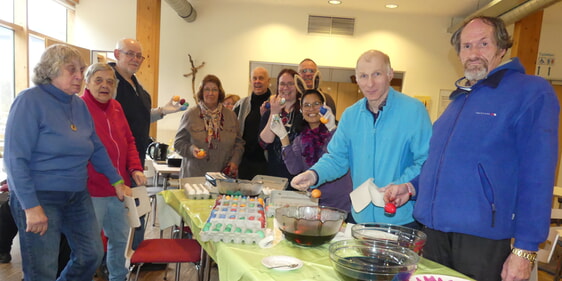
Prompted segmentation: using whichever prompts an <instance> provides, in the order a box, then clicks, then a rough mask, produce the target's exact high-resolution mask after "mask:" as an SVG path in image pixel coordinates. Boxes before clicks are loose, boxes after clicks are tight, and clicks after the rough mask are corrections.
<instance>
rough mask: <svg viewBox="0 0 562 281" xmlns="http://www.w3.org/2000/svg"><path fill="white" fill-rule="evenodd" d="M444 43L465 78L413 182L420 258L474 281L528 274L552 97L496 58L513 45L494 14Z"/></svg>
mask: <svg viewBox="0 0 562 281" xmlns="http://www.w3.org/2000/svg"><path fill="white" fill-rule="evenodd" d="M451 43H452V45H453V46H454V47H455V49H456V51H457V53H458V55H459V58H460V60H461V62H462V64H463V65H464V75H465V77H463V78H461V79H459V80H458V81H457V82H456V85H457V90H456V91H454V92H453V93H452V94H451V97H450V98H451V100H452V102H451V104H450V105H449V107H448V108H447V109H446V110H445V112H444V113H443V115H442V116H441V117H440V118H439V119H438V120H437V121H436V122H435V124H434V126H433V136H432V138H431V145H430V148H429V156H428V158H427V161H426V162H425V164H424V166H423V168H422V171H421V173H420V175H419V178H417V179H415V180H413V181H412V184H413V185H414V186H415V187H416V191H417V192H418V194H417V202H416V206H415V209H414V217H415V218H416V219H417V220H418V221H419V222H421V223H422V224H423V225H425V227H424V229H423V231H424V232H426V234H427V238H428V239H427V243H426V245H425V248H424V257H426V258H429V259H431V260H434V261H436V262H439V263H441V264H444V265H446V266H449V267H452V268H453V269H455V270H457V271H460V272H462V273H464V274H466V275H468V276H470V277H472V278H474V279H476V280H479V281H488V280H493V281H496V280H497V281H499V280H503V281H513V280H527V279H528V278H529V276H530V272H531V269H532V266H533V262H534V261H535V258H536V251H537V250H538V246H539V244H541V243H542V242H543V241H544V240H545V239H546V237H547V235H548V231H549V223H550V209H551V205H552V203H551V202H552V189H553V186H554V175H555V173H554V172H555V167H556V161H557V158H558V151H557V150H558V113H559V105H558V100H557V98H556V94H555V93H554V90H553V88H552V87H551V85H550V84H549V83H548V82H547V81H546V80H544V79H542V78H540V77H537V76H532V75H525V70H524V68H523V66H522V65H521V63H520V62H519V60H518V59H517V58H513V59H511V60H509V61H507V62H505V63H503V64H502V63H501V60H502V57H503V56H504V55H505V53H506V51H507V49H509V48H510V47H511V45H512V41H511V39H510V37H509V34H508V33H507V31H506V28H505V25H504V23H503V21H502V20H501V19H498V18H489V17H476V18H474V19H472V20H470V21H469V22H467V23H466V24H465V25H464V26H463V27H461V28H460V29H459V30H458V31H457V32H455V33H454V34H453V36H452V38H451ZM405 190H406V185H398V186H395V187H393V188H388V189H387V193H386V194H385V196H386V199H387V201H393V200H395V199H398V198H401V200H406V199H405V198H404V196H400V195H398V196H395V194H394V192H398V193H404V191H405ZM512 239H513V243H514V244H513V248H512V247H511V243H512Z"/></svg>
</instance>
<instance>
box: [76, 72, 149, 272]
mask: <svg viewBox="0 0 562 281" xmlns="http://www.w3.org/2000/svg"><path fill="white" fill-rule="evenodd" d="M85 80H86V88H85V90H84V95H83V96H82V99H83V100H84V102H86V105H87V106H88V109H89V110H90V114H91V115H92V118H93V119H94V125H95V128H96V133H97V134H98V136H99V138H100V139H101V141H102V143H103V145H104V146H105V148H106V149H107V152H108V154H109V157H110V158H111V160H112V162H113V165H114V166H115V168H116V169H117V171H119V174H120V175H121V176H122V177H123V180H124V181H125V183H126V185H127V186H130V185H131V178H132V179H133V180H134V181H135V183H136V184H137V185H144V184H146V178H145V176H144V173H143V167H142V165H141V162H140V160H139V153H138V152H137V148H136V145H135V138H134V137H133V134H132V133H131V130H130V129H129V123H128V122H127V119H126V118H125V114H124V113H123V109H122V108H121V105H120V104H119V102H118V101H116V100H114V99H113V96H114V94H115V89H116V88H117V79H116V78H115V73H114V72H113V68H111V66H109V65H108V64H104V63H95V64H92V65H91V66H90V67H89V68H88V70H86V74H85ZM88 190H89V191H90V195H91V196H92V201H93V203H94V209H95V212H96V217H97V220H98V225H99V226H100V232H101V230H102V229H103V231H104V233H105V235H106V236H107V238H108V245H107V260H106V261H107V268H108V270H109V280H120V281H122V280H126V279H127V272H128V271H127V268H126V267H125V262H126V259H125V247H126V244H127V236H128V233H129V224H128V221H127V211H126V209H125V205H124V203H123V202H121V201H120V200H119V198H118V197H117V194H116V193H115V188H113V186H111V184H110V183H109V180H108V179H107V178H106V177H105V176H104V175H103V174H100V173H98V172H97V171H96V170H95V169H94V168H93V166H92V165H91V164H90V165H88ZM128 194H129V195H130V190H129V191H128Z"/></svg>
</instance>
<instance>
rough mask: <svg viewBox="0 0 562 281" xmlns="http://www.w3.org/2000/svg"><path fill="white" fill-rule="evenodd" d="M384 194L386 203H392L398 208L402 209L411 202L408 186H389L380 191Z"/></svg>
mask: <svg viewBox="0 0 562 281" xmlns="http://www.w3.org/2000/svg"><path fill="white" fill-rule="evenodd" d="M380 191H381V192H384V202H385V203H392V204H394V205H395V206H396V207H400V206H402V205H404V204H406V202H408V201H409V200H410V192H409V190H408V186H407V185H406V184H405V183H403V184H389V185H387V186H385V187H383V188H381V189H380Z"/></svg>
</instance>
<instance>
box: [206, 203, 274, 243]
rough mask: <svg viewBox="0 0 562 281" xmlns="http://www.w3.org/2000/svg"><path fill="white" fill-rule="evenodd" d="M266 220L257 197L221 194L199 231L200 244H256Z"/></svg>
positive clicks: (260, 237)
mask: <svg viewBox="0 0 562 281" xmlns="http://www.w3.org/2000/svg"><path fill="white" fill-rule="evenodd" d="M265 230H266V217H265V210H264V206H263V200H262V199H261V198H254V197H247V196H229V195H221V196H219V197H218V198H217V199H216V201H215V205H214V206H213V209H212V210H211V214H210V215H209V218H208V219H207V222H206V223H205V226H204V227H203V229H202V230H201V233H200V236H201V239H202V240H203V241H215V242H219V241H222V242H226V243H246V244H251V243H257V242H258V241H260V240H261V239H263V237H264V235H265V234H264V233H265Z"/></svg>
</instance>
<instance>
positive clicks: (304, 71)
mask: <svg viewBox="0 0 562 281" xmlns="http://www.w3.org/2000/svg"><path fill="white" fill-rule="evenodd" d="M315 72H316V70H314V69H310V68H305V69H301V70H300V71H299V73H302V74H304V73H315Z"/></svg>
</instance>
